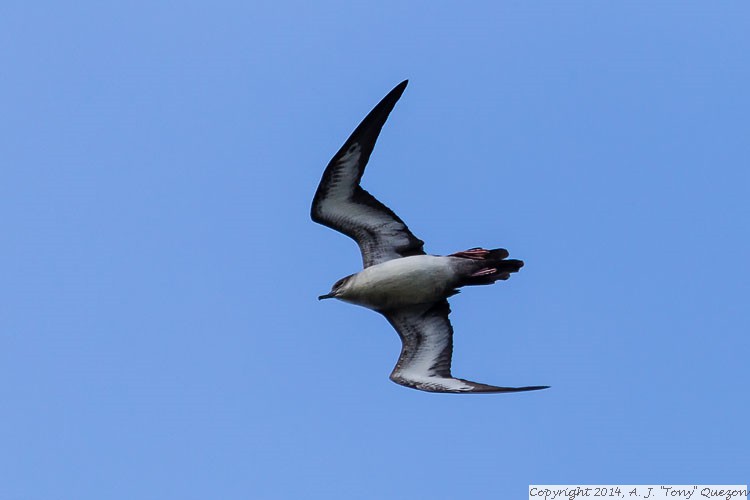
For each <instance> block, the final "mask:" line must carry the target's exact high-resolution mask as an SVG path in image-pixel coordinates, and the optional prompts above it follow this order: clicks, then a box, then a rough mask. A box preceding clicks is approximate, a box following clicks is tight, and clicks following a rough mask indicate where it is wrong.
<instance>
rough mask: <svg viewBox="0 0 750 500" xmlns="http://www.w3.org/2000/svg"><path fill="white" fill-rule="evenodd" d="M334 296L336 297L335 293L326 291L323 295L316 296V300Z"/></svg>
mask: <svg viewBox="0 0 750 500" xmlns="http://www.w3.org/2000/svg"><path fill="white" fill-rule="evenodd" d="M334 297H336V294H334V293H333V292H331V293H327V294H325V295H321V296H320V297H318V300H323V299H332V298H334Z"/></svg>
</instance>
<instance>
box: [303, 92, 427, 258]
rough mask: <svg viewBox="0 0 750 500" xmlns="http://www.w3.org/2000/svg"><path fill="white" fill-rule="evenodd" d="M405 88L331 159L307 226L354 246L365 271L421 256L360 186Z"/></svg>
mask: <svg viewBox="0 0 750 500" xmlns="http://www.w3.org/2000/svg"><path fill="white" fill-rule="evenodd" d="M407 83H408V80H405V81H403V82H401V83H400V84H399V85H397V86H396V88H394V89H393V90H391V91H390V92H389V93H388V95H387V96H385V97H384V98H383V100H382V101H380V102H379V103H378V105H377V106H375V108H373V110H372V111H370V114H368V115H367V116H366V117H365V119H364V120H362V123H360V124H359V126H358V127H357V128H356V129H355V130H354V132H353V133H352V135H351V136H350V137H349V139H347V141H346V142H345V143H344V145H343V146H342V147H341V149H340V150H339V151H338V153H336V155H335V156H334V157H333V158H332V159H331V161H330V163H328V166H327V167H326V169H325V172H323V178H322V179H321V180H320V185H319V186H318V190H317V191H316V192H315V198H314V199H313V203H312V209H311V210H310V216H311V217H312V220H314V221H315V222H318V223H320V224H323V225H324V226H328V227H330V228H331V229H335V230H336V231H339V232H341V233H344V234H345V235H347V236H349V237H350V238H353V239H354V240H355V241H356V242H357V244H358V245H359V249H360V251H361V252H362V262H363V264H364V267H369V266H372V265H375V264H379V263H381V262H385V261H388V260H392V259H397V258H399V257H407V256H409V255H424V249H423V245H424V242H423V241H422V240H420V239H419V238H417V237H416V236H414V235H413V234H412V232H411V231H409V228H408V227H406V224H405V223H404V221H402V220H401V219H400V218H399V217H398V215H396V214H395V213H393V211H392V210H391V209H389V208H388V207H386V206H385V205H383V204H382V203H380V202H379V201H378V200H377V199H375V197H374V196H372V195H371V194H370V193H368V192H367V191H365V190H364V189H362V188H361V187H360V186H359V182H360V180H361V179H362V174H364V172H365V166H366V165H367V160H369V159H370V154H371V153H372V150H373V148H374V147H375V141H377V139H378V135H379V134H380V130H381V129H382V128H383V124H385V121H386V119H388V115H389V114H390V112H391V110H392V109H393V106H395V105H396V102H397V101H398V99H399V98H400V97H401V94H403V92H404V89H405V88H406V84H407Z"/></svg>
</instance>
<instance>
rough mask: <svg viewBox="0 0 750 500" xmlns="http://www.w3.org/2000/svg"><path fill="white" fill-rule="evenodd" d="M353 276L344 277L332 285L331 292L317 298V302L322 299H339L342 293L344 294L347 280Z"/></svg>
mask: <svg viewBox="0 0 750 500" xmlns="http://www.w3.org/2000/svg"><path fill="white" fill-rule="evenodd" d="M352 276H354V275H353V274H350V275H349V276H346V277H344V278H341V279H340V280H338V281H337V282H336V283H334V284H333V286H332V287H331V291H330V292H329V293H327V294H325V295H321V296H320V297H318V300H323V299H337V298H341V296H342V295H344V293H346V288H347V286H348V284H349V279H350V278H351V277H352Z"/></svg>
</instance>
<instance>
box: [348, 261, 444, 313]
mask: <svg viewBox="0 0 750 500" xmlns="http://www.w3.org/2000/svg"><path fill="white" fill-rule="evenodd" d="M454 277H455V273H454V271H453V268H452V267H451V265H450V261H449V260H448V259H447V258H446V257H437V256H433V255H416V256H413V257H404V258H402V259H395V260H391V261H388V262H384V263H382V264H378V265H375V266H372V267H368V268H367V269H364V270H362V271H361V272H359V273H358V274H356V275H355V276H354V277H353V282H352V284H351V288H350V291H349V293H348V294H347V296H346V297H342V299H343V300H346V301H349V302H353V303H355V304H359V305H362V306H365V307H370V308H372V309H388V308H392V307H401V306H407V305H414V304H423V303H428V302H434V301H436V300H439V299H441V298H443V297H445V295H446V292H447V291H448V290H450V289H452V288H453V286H454V283H453V282H454Z"/></svg>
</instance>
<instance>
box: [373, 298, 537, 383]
mask: <svg viewBox="0 0 750 500" xmlns="http://www.w3.org/2000/svg"><path fill="white" fill-rule="evenodd" d="M450 312H451V310H450V306H449V305H448V301H447V300H445V299H443V300H440V301H438V302H435V303H433V304H426V305H420V306H412V307H407V308H402V309H398V310H391V311H381V313H382V314H383V315H384V316H385V317H386V319H387V320H388V321H389V322H390V324H391V325H392V326H393V328H395V329H396V331H397V332H398V335H399V337H401V343H402V344H403V345H402V348H401V355H400V356H399V358H398V362H397V363H396V367H395V368H394V369H393V372H392V373H391V380H393V381H394V382H396V383H397V384H401V385H405V386H406V387H411V388H413V389H419V390H422V391H428V392H455V393H468V392H521V391H534V390H537V389H546V388H547V386H532V387H497V386H494V385H487V384H480V383H477V382H470V381H468V380H464V379H460V378H454V377H453V376H452V375H451V356H452V354H453V327H452V326H451V323H450V320H449V319H448V315H449V314H450Z"/></svg>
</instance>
